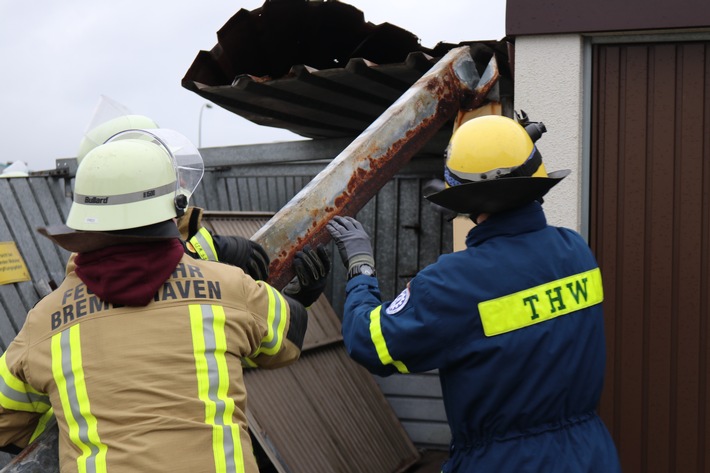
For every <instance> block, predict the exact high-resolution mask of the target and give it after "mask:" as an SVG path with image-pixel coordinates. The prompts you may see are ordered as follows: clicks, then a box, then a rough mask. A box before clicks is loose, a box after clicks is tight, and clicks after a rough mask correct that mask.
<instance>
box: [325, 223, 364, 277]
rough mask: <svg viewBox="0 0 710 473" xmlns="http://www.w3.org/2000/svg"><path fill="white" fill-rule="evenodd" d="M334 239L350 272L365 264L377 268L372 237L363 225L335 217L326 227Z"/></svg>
mask: <svg viewBox="0 0 710 473" xmlns="http://www.w3.org/2000/svg"><path fill="white" fill-rule="evenodd" d="M325 228H326V229H327V230H328V232H329V233H330V236H332V237H333V240H334V241H335V244H336V245H337V247H338V252H339V253H340V259H342V260H343V264H344V265H345V267H347V268H348V273H350V270H351V269H352V268H353V267H355V266H358V265H361V264H363V263H365V264H369V265H370V266H372V267H373V268H374V267H375V258H374V257H373V255H372V243H370V237H369V236H368V235H367V232H365V229H364V228H362V224H361V223H360V222H358V221H357V220H355V219H354V218H352V217H341V216H337V217H333V220H331V221H330V222H328V224H327V225H326V227H325Z"/></svg>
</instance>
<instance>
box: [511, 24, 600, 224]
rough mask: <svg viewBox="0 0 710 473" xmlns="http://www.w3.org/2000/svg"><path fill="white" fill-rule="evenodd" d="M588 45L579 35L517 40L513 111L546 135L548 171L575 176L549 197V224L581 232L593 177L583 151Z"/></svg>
mask: <svg viewBox="0 0 710 473" xmlns="http://www.w3.org/2000/svg"><path fill="white" fill-rule="evenodd" d="M583 47H584V41H583V38H582V37H581V36H580V35H544V36H518V37H516V39H515V65H514V66H515V77H514V82H515V105H514V106H515V110H517V111H520V110H524V111H525V112H526V113H527V114H528V115H529V117H530V119H531V120H533V121H541V122H543V123H544V124H545V126H546V127H547V133H545V134H544V135H543V137H542V138H541V139H540V141H538V143H537V145H538V149H539V150H540V153H542V159H543V162H544V163H545V168H546V169H547V171H548V172H550V171H556V170H558V169H571V170H572V173H571V174H570V175H569V176H567V177H566V178H565V179H564V180H562V182H560V183H559V184H557V185H556V186H555V187H553V188H552V189H551V190H550V192H549V193H548V194H547V196H545V204H544V208H545V213H546V215H547V218H548V222H549V223H550V224H551V225H558V226H564V227H568V228H573V229H575V230H577V231H582V228H581V227H582V216H583V215H586V212H583V211H582V205H585V206H586V205H588V202H582V196H583V192H582V183H583V182H584V179H588V178H589V177H588V176H587V175H586V174H585V173H586V171H585V170H584V166H583V150H584V146H583V144H584V133H583V123H584V120H583V118H584V94H583V84H584V70H583V69H584V67H583V66H584V54H583V52H584V48H583Z"/></svg>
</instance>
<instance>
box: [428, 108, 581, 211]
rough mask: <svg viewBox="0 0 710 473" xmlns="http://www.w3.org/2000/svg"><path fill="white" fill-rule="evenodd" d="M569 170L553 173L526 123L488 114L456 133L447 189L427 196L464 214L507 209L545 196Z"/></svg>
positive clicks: (446, 174) (449, 153) (449, 151)
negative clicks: (527, 129) (543, 158)
mask: <svg viewBox="0 0 710 473" xmlns="http://www.w3.org/2000/svg"><path fill="white" fill-rule="evenodd" d="M569 172H570V171H569V170H562V171H557V172H554V173H550V174H548V173H547V171H546V169H545V166H544V164H543V163H542V156H541V155H540V152H539V151H538V149H537V147H536V146H535V143H533V140H532V139H531V138H530V135H529V134H528V132H527V131H526V130H525V128H523V126H522V125H520V124H519V123H518V122H516V121H515V120H513V119H511V118H508V117H504V116H499V115H486V116H482V117H477V118H474V119H472V120H469V121H467V122H465V123H463V124H462V125H461V126H460V127H459V128H458V129H457V130H456V131H455V132H454V134H453V136H452V138H451V141H450V143H449V146H448V148H447V151H446V165H445V168H444V180H445V183H446V188H445V189H443V190H441V191H439V192H436V193H434V194H431V195H428V196H427V199H429V200H430V201H432V202H434V203H435V204H438V205H440V206H442V207H445V208H447V209H450V210H453V211H455V212H458V213H461V214H473V215H478V214H481V213H484V212H486V213H495V212H502V211H504V210H510V209H512V208H515V207H519V206H521V205H523V204H526V203H528V202H532V201H534V200H537V199H541V198H542V196H543V195H544V194H546V193H547V191H548V190H550V189H551V188H552V187H553V186H554V185H555V184H557V183H558V182H559V181H560V180H562V179H563V178H564V177H566V176H567V175H568V174H569Z"/></svg>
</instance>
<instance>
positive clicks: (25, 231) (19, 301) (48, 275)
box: [0, 178, 70, 351]
mask: <svg viewBox="0 0 710 473" xmlns="http://www.w3.org/2000/svg"><path fill="white" fill-rule="evenodd" d="M48 180H51V178H30V179H28V178H10V179H0V202H1V204H0V214H2V219H1V220H0V241H14V242H15V244H16V245H17V248H18V250H19V252H20V255H21V256H22V258H23V260H24V261H25V264H26V265H27V269H28V270H29V272H30V276H31V277H32V281H28V282H20V283H15V284H5V285H0V349H2V351H5V348H7V345H8V344H9V343H10V342H11V341H12V339H13V338H14V337H15V334H16V333H17V331H18V330H19V328H20V327H21V326H22V324H23V323H24V320H25V315H26V314H27V311H29V310H30V309H31V308H32V307H33V306H34V305H35V303H36V302H37V301H38V300H39V298H40V297H41V296H42V295H44V294H46V292H47V291H48V290H49V287H50V286H49V285H50V282H51V281H57V282H61V281H62V279H64V267H65V264H66V259H67V257H68V253H67V252H66V251H64V250H62V249H61V248H59V247H57V246H56V245H54V244H53V243H52V242H51V241H50V240H48V239H47V238H45V237H43V236H41V235H40V234H39V233H37V232H36V231H35V229H36V228H37V227H41V226H45V225H47V224H49V223H58V222H61V221H63V220H64V218H65V217H66V213H67V212H68V210H69V204H70V200H69V199H67V198H66V197H65V196H64V194H63V192H62V190H63V189H61V188H57V187H55V186H49V185H47V184H48V182H47V181H48Z"/></svg>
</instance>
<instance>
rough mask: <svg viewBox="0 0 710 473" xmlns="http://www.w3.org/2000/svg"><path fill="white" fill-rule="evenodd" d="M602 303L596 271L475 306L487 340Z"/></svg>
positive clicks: (597, 269) (600, 288)
mask: <svg viewBox="0 0 710 473" xmlns="http://www.w3.org/2000/svg"><path fill="white" fill-rule="evenodd" d="M603 300H604V289H603V286H602V275H601V272H600V271H599V268H595V269H592V270H590V271H585V272H583V273H579V274H575V275H574V276H569V277H566V278H562V279H557V280H556V281H552V282H549V283H547V284H541V285H540V286H536V287H532V288H530V289H525V290H524V291H520V292H516V293H514V294H509V295H507V296H503V297H499V298H497V299H491V300H489V301H483V302H481V303H479V304H478V312H479V314H480V315H481V323H482V324H483V331H484V333H485V334H486V336H488V337H492V336H494V335H500V334H502V333H507V332H512V331H514V330H518V329H521V328H524V327H529V326H530V325H534V324H539V323H540V322H545V321H547V320H550V319H554V318H555V317H560V316H563V315H566V314H569V313H572V312H576V311H578V310H581V309H586V308H587V307H591V306H593V305H596V304H599V303H601V302H602V301H603Z"/></svg>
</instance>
